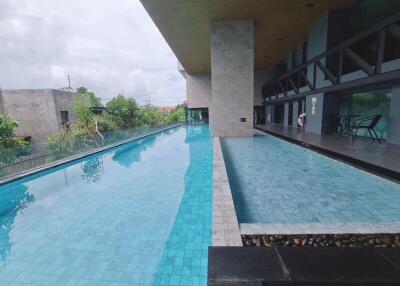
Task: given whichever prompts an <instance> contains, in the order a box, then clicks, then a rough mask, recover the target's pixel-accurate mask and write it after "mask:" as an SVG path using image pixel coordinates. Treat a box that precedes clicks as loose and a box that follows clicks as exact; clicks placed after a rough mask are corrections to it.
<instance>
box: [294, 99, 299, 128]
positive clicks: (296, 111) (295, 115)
mask: <svg viewBox="0 0 400 286" xmlns="http://www.w3.org/2000/svg"><path fill="white" fill-rule="evenodd" d="M298 110H299V102H298V101H297V100H296V101H293V124H292V126H294V127H296V126H297V117H299V111H298Z"/></svg>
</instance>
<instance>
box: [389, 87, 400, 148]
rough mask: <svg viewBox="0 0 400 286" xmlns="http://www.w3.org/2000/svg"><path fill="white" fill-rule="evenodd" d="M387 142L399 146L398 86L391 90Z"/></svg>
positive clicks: (399, 94)
mask: <svg viewBox="0 0 400 286" xmlns="http://www.w3.org/2000/svg"><path fill="white" fill-rule="evenodd" d="M389 116H390V118H389V120H390V122H389V133H388V138H387V142H388V143H391V144H399V145H400V86H397V87H394V88H392V98H391V101H390V111H389Z"/></svg>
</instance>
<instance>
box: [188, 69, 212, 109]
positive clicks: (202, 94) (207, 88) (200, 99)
mask: <svg viewBox="0 0 400 286" xmlns="http://www.w3.org/2000/svg"><path fill="white" fill-rule="evenodd" d="M186 97H187V101H188V107H189V108H206V107H209V106H210V104H211V75H210V74H186Z"/></svg>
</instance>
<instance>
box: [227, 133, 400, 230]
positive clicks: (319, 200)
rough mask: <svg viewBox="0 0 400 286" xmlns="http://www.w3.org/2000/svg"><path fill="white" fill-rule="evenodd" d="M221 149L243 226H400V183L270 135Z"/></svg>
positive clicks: (237, 141)
mask: <svg viewBox="0 0 400 286" xmlns="http://www.w3.org/2000/svg"><path fill="white" fill-rule="evenodd" d="M222 149H223V153H224V159H225V162H226V167H227V172H228V176H229V182H230V185H231V189H232V195H233V199H234V202H235V208H236V212H237V216H238V220H239V222H240V223H266V224H268V223H285V224H296V223H322V224H331V223H364V222H367V223H387V222H400V207H399V206H400V184H397V183H395V182H392V181H389V180H385V179H383V178H380V177H377V176H374V175H372V174H370V173H367V172H364V171H361V170H359V169H356V168H354V167H351V166H349V165H346V164H344V163H341V162H338V161H335V160H333V159H330V158H328V157H325V156H323V155H320V154H318V153H315V152H312V151H310V150H307V149H304V148H302V147H299V146H297V145H294V144H291V143H288V142H286V141H283V140H280V139H277V138H275V137H273V136H270V135H265V136H254V137H252V138H225V139H223V140H222Z"/></svg>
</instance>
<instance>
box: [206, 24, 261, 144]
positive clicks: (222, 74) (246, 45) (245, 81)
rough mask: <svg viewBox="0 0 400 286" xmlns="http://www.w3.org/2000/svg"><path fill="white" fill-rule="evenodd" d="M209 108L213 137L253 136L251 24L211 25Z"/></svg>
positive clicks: (252, 29) (252, 39) (252, 47)
mask: <svg viewBox="0 0 400 286" xmlns="http://www.w3.org/2000/svg"><path fill="white" fill-rule="evenodd" d="M210 44H211V87H212V88H211V92H212V96H211V108H210V113H211V117H210V118H212V122H211V125H212V130H213V135H214V136H222V137H227V136H231V137H242V136H252V135H253V106H254V23H253V21H232V22H214V23H212V24H211V40H210Z"/></svg>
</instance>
